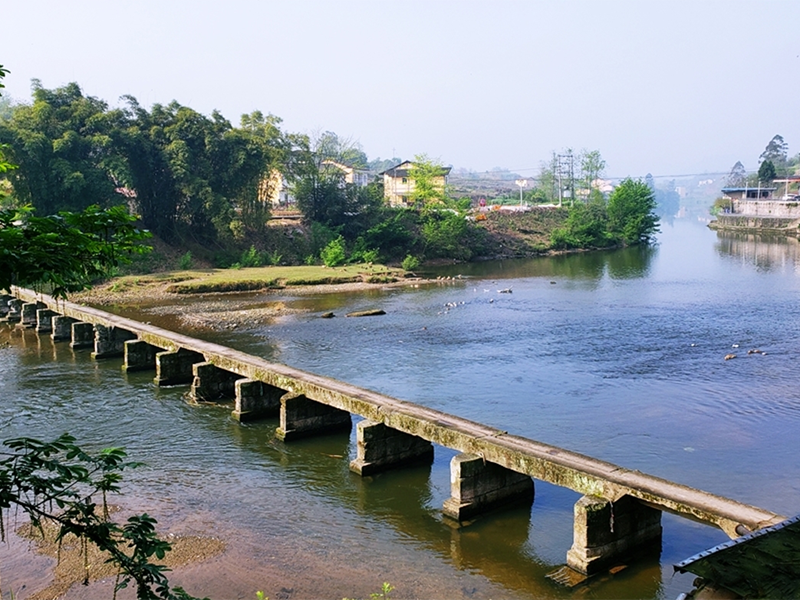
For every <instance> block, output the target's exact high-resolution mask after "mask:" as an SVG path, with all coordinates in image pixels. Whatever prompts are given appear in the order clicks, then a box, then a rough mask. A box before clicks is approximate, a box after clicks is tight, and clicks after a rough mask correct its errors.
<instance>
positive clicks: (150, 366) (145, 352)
mask: <svg viewBox="0 0 800 600" xmlns="http://www.w3.org/2000/svg"><path fill="white" fill-rule="evenodd" d="M160 351H161V348H156V347H155V346H153V345H152V344H148V343H147V342H143V341H141V340H127V341H126V342H125V344H124V348H123V353H122V356H123V363H122V370H123V371H128V372H133V371H150V370H155V368H156V353H157V352H160Z"/></svg>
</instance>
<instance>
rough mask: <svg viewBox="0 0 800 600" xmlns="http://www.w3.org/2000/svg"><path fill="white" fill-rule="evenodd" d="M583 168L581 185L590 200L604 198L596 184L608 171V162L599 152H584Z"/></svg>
mask: <svg viewBox="0 0 800 600" xmlns="http://www.w3.org/2000/svg"><path fill="white" fill-rule="evenodd" d="M579 159H580V163H579V164H580V167H581V185H582V186H583V188H584V189H585V190H586V192H587V194H586V195H587V199H588V200H590V201H591V200H598V199H601V198H602V196H603V195H602V193H601V192H600V190H599V189H597V185H596V182H597V180H598V179H599V178H600V177H602V176H603V172H604V171H605V169H606V161H605V160H603V157H602V156H601V154H600V151H599V150H592V151H591V152H587V151H586V150H584V151H583V152H582V153H581V154H580V156H579Z"/></svg>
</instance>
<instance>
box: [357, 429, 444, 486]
mask: <svg viewBox="0 0 800 600" xmlns="http://www.w3.org/2000/svg"><path fill="white" fill-rule="evenodd" d="M356 436H357V440H358V446H357V449H356V458H355V460H353V461H352V462H351V463H350V470H351V471H353V472H355V473H358V474H359V475H363V476H367V475H372V474H374V473H378V472H380V471H386V470H388V469H393V468H396V467H400V466H404V465H409V464H419V463H427V464H430V463H432V462H433V444H431V443H430V442H429V441H428V440H423V439H422V438H421V437H417V436H415V435H409V434H407V433H403V432H402V431H397V430H396V429H392V428H391V427H387V426H386V425H384V424H383V423H374V422H372V421H369V420H364V421H360V422H359V423H358V425H356Z"/></svg>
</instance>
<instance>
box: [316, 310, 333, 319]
mask: <svg viewBox="0 0 800 600" xmlns="http://www.w3.org/2000/svg"><path fill="white" fill-rule="evenodd" d="M335 316H336V315H335V314H333V313H332V312H330V311H328V312H325V313H322V314H321V315H320V316H319V318H320V319H332V318H333V317H335Z"/></svg>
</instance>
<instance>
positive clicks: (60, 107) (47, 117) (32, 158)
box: [0, 80, 124, 214]
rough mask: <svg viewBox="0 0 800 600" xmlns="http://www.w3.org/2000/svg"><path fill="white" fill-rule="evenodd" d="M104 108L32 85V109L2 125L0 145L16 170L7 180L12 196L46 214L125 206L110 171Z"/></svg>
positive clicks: (76, 94)
mask: <svg viewBox="0 0 800 600" xmlns="http://www.w3.org/2000/svg"><path fill="white" fill-rule="evenodd" d="M106 111H107V106H106V104H105V103H104V102H102V101H101V100H98V99H97V98H93V97H91V96H84V94H83V92H82V91H81V89H80V87H79V86H78V85H77V84H75V83H70V84H68V85H66V86H64V87H61V88H58V89H55V90H46V89H44V88H43V87H42V85H41V84H40V83H39V82H38V81H36V80H34V83H33V104H31V105H30V106H25V105H20V106H17V107H16V108H15V110H14V111H13V116H12V118H11V119H10V120H9V121H2V122H0V143H5V144H8V145H9V146H10V147H11V148H12V150H11V151H10V158H11V159H12V160H13V161H14V162H15V163H16V164H17V165H18V166H19V168H18V169H17V170H15V171H14V172H13V173H11V174H10V175H9V179H10V180H11V182H12V184H13V186H14V191H15V194H16V196H17V197H18V198H19V199H20V200H21V201H22V202H23V203H29V204H32V205H33V206H35V207H36V208H37V209H38V210H39V211H41V212H43V213H45V214H51V213H54V212H56V211H58V210H82V209H84V208H86V207H88V206H90V205H95V204H96V205H100V206H106V207H107V206H111V205H113V204H116V203H118V202H120V201H121V200H124V198H122V196H120V195H119V194H118V193H117V191H116V190H117V188H118V182H117V181H115V180H114V178H113V176H112V174H111V172H110V167H111V164H112V163H113V162H114V161H115V157H114V153H113V148H112V145H111V143H110V142H111V138H110V136H109V123H108V121H107V119H106V118H105V113H106Z"/></svg>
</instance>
